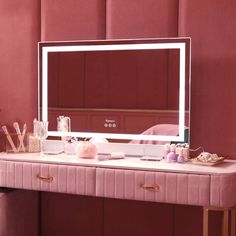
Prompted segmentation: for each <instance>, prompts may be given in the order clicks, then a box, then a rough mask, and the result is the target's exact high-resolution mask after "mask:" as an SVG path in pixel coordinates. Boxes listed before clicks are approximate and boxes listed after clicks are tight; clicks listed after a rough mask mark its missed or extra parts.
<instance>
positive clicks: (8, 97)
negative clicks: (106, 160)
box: [0, 0, 236, 235]
mask: <svg viewBox="0 0 236 236" xmlns="http://www.w3.org/2000/svg"><path fill="white" fill-rule="evenodd" d="M124 2H125V4H124ZM235 15H236V1H235V0H227V1H222V0H215V1H212V0H205V1H199V0H191V1H190V0H135V1H134V0H125V1H124V0H86V1H84V0H67V1H64V0H57V1H56V0H41V1H40V0H34V1H32V0H10V1H9V0H0V32H1V34H0V76H1V77H0V78H1V84H0V109H1V112H0V124H11V123H12V122H13V121H15V120H17V121H19V122H21V123H22V122H27V124H28V125H29V126H31V122H32V120H33V118H34V117H35V116H36V114H37V109H36V108H37V99H36V93H37V41H40V40H74V39H105V38H133V37H139V38H141V37H144V38H146V37H170V36H173V37H174V36H190V37H192V94H191V101H192V104H191V147H192V148H196V147H198V146H203V147H204V149H205V150H207V151H210V152H216V153H218V154H221V155H224V156H231V157H233V158H236V148H235V146H234V145H236V134H235V131H236V109H235V107H236V96H235V87H236V79H235V78H236V66H235V61H236V47H235V45H234V44H235V42H236V31H235V28H236V21H235ZM113 207H115V205H113ZM199 210H200V209H199V208H197V212H199ZM185 213H186V214H185ZM190 215H191V217H189V216H190ZM199 215H200V214H199V213H197V214H192V211H188V210H186V211H183V207H181V206H178V207H176V208H175V219H176V223H175V224H177V223H178V219H184V221H180V220H179V223H180V225H181V224H182V226H183V227H184V226H185V225H192V226H195V227H196V226H199V225H201V219H200V218H199V217H198V216H199ZM183 217H184V218H183ZM196 217H198V218H196ZM200 217H201V216H200ZM195 222H196V223H195ZM180 225H179V224H178V227H177V225H175V231H176V234H175V235H183V234H182V232H183V231H182V229H180V228H179V226H180ZM189 228H190V227H189ZM213 231H215V233H214V232H213V234H212V235H218V234H219V232H220V231H219V228H218V227H215V225H214V228H213ZM190 233H191V234H192V235H193V233H194V234H196V235H200V234H201V228H199V227H197V228H196V230H194V231H193V232H187V233H186V234H185V235H189V234H190Z"/></svg>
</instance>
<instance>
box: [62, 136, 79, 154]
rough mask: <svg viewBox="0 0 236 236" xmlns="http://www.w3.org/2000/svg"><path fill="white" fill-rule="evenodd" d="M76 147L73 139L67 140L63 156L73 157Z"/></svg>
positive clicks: (75, 141)
mask: <svg viewBox="0 0 236 236" xmlns="http://www.w3.org/2000/svg"><path fill="white" fill-rule="evenodd" d="M76 146H77V140H76V139H73V138H71V139H69V140H68V141H67V142H66V144H65V148H64V152H65V154H66V155H75V150H76Z"/></svg>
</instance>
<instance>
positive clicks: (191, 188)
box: [188, 175, 200, 205]
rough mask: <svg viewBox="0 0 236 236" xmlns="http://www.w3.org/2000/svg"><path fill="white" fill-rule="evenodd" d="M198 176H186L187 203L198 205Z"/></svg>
mask: <svg viewBox="0 0 236 236" xmlns="http://www.w3.org/2000/svg"><path fill="white" fill-rule="evenodd" d="M199 178H200V177H199V176H197V175H190V176H189V177H188V196H189V197H188V204H190V205H198V203H199Z"/></svg>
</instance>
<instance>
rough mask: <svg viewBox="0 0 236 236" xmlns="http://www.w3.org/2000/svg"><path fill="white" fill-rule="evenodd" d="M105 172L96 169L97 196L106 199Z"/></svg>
mask: <svg viewBox="0 0 236 236" xmlns="http://www.w3.org/2000/svg"><path fill="white" fill-rule="evenodd" d="M104 176H105V171H104V169H101V168H97V169H96V196H99V197H104V192H105V191H104V188H105V180H104Z"/></svg>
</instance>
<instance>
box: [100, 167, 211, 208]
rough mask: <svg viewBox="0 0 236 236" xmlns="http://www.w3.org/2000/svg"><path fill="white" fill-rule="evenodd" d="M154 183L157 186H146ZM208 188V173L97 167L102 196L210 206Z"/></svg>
mask: <svg viewBox="0 0 236 236" xmlns="http://www.w3.org/2000/svg"><path fill="white" fill-rule="evenodd" d="M153 186H154V188H156V189H154V190H153V189H147V188H149V187H151V188H152V187H153ZM145 187H146V188H145ZM209 189H210V176H209V175H197V174H176V173H167V172H147V171H134V170H120V169H105V168H97V170H96V195H97V196H100V197H109V198H119V199H131V200H141V201H154V202H163V203H174V204H175V203H176V204H187V205H200V206H209V203H210V191H209Z"/></svg>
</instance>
